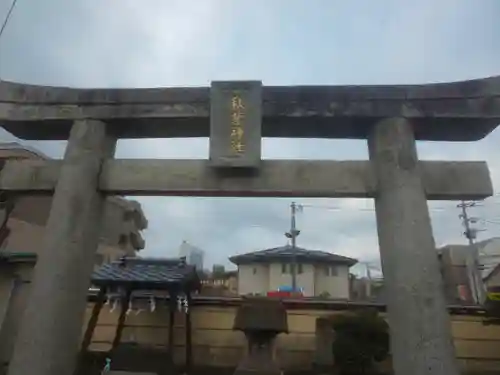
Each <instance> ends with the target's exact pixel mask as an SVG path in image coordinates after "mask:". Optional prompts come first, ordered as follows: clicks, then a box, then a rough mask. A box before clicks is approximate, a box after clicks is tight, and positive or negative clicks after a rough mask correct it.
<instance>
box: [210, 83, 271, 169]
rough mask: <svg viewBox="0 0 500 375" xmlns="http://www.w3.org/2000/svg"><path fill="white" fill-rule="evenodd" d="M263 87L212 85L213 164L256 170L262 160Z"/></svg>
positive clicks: (211, 130)
mask: <svg viewBox="0 0 500 375" xmlns="http://www.w3.org/2000/svg"><path fill="white" fill-rule="evenodd" d="M261 91H262V86H261V83H260V82H257V81H246V82H213V83H212V86H211V88H210V164H211V165H212V166H214V167H229V168H234V167H240V168H256V167H258V166H259V164H260V159H261V137H262V133H261V127H262V126H261V121H262V93H261Z"/></svg>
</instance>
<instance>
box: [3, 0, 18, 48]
mask: <svg viewBox="0 0 500 375" xmlns="http://www.w3.org/2000/svg"><path fill="white" fill-rule="evenodd" d="M16 4H17V0H13V1H12V4H11V5H10V8H9V11H8V12H7V16H6V17H5V19H4V20H3V23H2V27H1V28H0V40H1V39H2V35H3V33H4V31H5V29H6V28H7V24H8V23H9V21H10V17H11V16H12V12H13V11H14V8H15V7H16Z"/></svg>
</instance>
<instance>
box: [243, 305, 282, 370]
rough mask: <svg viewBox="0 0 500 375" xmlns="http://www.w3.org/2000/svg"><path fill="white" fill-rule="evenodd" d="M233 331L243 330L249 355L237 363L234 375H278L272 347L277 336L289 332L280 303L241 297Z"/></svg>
mask: <svg viewBox="0 0 500 375" xmlns="http://www.w3.org/2000/svg"><path fill="white" fill-rule="evenodd" d="M233 329H235V330H238V331H243V332H244V333H245V336H246V338H247V341H248V352H247V353H246V355H245V356H244V357H243V359H242V360H241V362H240V363H239V364H238V367H237V368H236V371H235V372H234V374H235V375H279V374H280V373H281V369H280V367H279V365H278V364H277V363H276V361H275V360H274V358H273V346H274V343H275V338H276V336H277V335H278V334H279V333H288V319H287V312H286V308H285V306H284V305H283V304H282V303H281V301H279V300H273V299H269V298H262V297H260V298H259V297H248V298H244V300H243V301H242V303H241V305H240V307H239V308H238V311H237V312H236V316H235V318H234V326H233Z"/></svg>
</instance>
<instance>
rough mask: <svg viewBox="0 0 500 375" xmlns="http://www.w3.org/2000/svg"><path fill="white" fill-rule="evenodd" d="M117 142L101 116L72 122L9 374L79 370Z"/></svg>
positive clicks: (66, 373)
mask: <svg viewBox="0 0 500 375" xmlns="http://www.w3.org/2000/svg"><path fill="white" fill-rule="evenodd" d="M115 145H116V139H112V138H111V137H109V136H108V132H107V126H106V124H104V123H102V122H100V121H93V120H80V121H75V123H74V125H73V127H72V129H71V132H70V136H69V140H68V145H67V147H66V153H65V155H64V161H63V163H62V167H61V170H60V174H59V179H58V182H57V185H56V188H55V192H54V197H53V200H52V208H51V210H50V214H49V218H48V221H47V225H46V227H45V237H44V242H43V244H42V247H41V249H40V252H39V253H38V260H37V264H36V267H35V270H34V273H33V282H32V289H31V293H30V297H29V299H28V301H27V306H26V309H25V311H24V314H23V317H22V319H21V322H20V332H19V334H18V336H17V340H16V344H15V348H14V353H13V356H12V360H11V364H10V367H9V372H8V374H9V375H26V374H30V375H54V374H58V375H69V374H72V373H73V370H74V368H75V364H76V360H77V355H78V352H79V347H80V339H81V335H82V321H83V316H84V313H85V309H86V307H87V294H88V288H89V286H90V275H91V273H92V269H93V265H94V259H95V252H96V250H97V245H98V241H99V234H100V229H101V225H100V222H101V218H102V213H103V208H104V195H103V194H101V193H100V192H99V191H98V181H99V175H100V171H101V166H102V163H103V161H104V160H105V159H107V158H109V157H112V156H113V154H114V150H115Z"/></svg>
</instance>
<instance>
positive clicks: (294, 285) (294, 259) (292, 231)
mask: <svg viewBox="0 0 500 375" xmlns="http://www.w3.org/2000/svg"><path fill="white" fill-rule="evenodd" d="M291 211H292V217H291V225H290V237H291V240H292V241H291V242H292V252H293V255H292V270H291V271H292V289H293V291H294V292H296V291H297V257H296V254H295V252H296V251H295V250H296V248H297V228H296V223H295V215H296V213H297V206H296V204H295V202H292V205H291Z"/></svg>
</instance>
